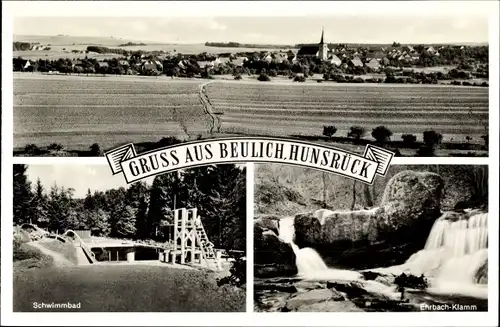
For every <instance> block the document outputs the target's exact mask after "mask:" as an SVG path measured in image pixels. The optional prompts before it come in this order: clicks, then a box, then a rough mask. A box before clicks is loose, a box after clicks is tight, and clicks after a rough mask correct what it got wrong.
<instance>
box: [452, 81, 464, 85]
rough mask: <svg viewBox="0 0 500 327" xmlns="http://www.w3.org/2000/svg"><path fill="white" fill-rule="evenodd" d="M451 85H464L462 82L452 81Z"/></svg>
mask: <svg viewBox="0 0 500 327" xmlns="http://www.w3.org/2000/svg"><path fill="white" fill-rule="evenodd" d="M451 85H462V83H460V81H451Z"/></svg>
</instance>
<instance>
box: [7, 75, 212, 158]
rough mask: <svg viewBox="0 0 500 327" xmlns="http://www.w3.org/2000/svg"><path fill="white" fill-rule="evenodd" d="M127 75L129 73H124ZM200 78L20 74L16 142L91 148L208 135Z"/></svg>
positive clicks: (17, 144) (18, 144) (16, 93)
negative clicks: (201, 99) (200, 92)
mask: <svg viewBox="0 0 500 327" xmlns="http://www.w3.org/2000/svg"><path fill="white" fill-rule="evenodd" d="M123 77H124V78H123ZM199 84H201V82H200V81H199V80H198V81H196V80H170V79H169V78H167V77H160V78H138V77H134V78H130V77H126V76H120V77H109V76H106V77H99V76H92V77H86V76H80V77H79V76H46V75H36V74H35V75H33V74H15V76H14V114H13V115H14V125H13V126H14V148H19V147H21V148H23V147H24V146H26V144H36V145H37V146H46V145H49V144H51V143H59V144H62V145H63V146H65V147H66V148H69V149H76V150H86V149H88V148H89V146H90V145H91V144H93V143H98V144H99V145H100V146H101V147H102V148H103V149H106V148H110V147H114V146H116V145H118V144H123V143H128V142H134V143H137V142H142V141H158V140H160V139H161V138H162V137H167V136H175V137H178V138H180V139H190V138H195V137H197V136H198V135H199V134H201V135H204V134H205V133H206V132H207V131H208V130H209V127H210V121H211V120H210V119H209V116H208V115H207V114H206V113H205V111H204V107H203V106H202V105H201V102H200V99H199V97H198V86H199Z"/></svg>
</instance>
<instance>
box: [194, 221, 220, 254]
mask: <svg viewBox="0 0 500 327" xmlns="http://www.w3.org/2000/svg"><path fill="white" fill-rule="evenodd" d="M196 240H197V241H198V244H199V246H200V249H201V255H202V257H203V259H205V260H207V259H215V258H216V257H215V251H214V245H213V244H212V242H210V241H209V240H208V236H207V233H206V232H205V227H203V224H202V223H201V220H200V218H199V217H198V218H197V219H196Z"/></svg>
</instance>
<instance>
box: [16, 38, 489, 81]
mask: <svg viewBox="0 0 500 327" xmlns="http://www.w3.org/2000/svg"><path fill="white" fill-rule="evenodd" d="M17 43H18V44H14V48H15V49H19V48H23V49H30V50H31V51H36V52H40V57H41V58H40V59H38V60H27V59H23V58H22V57H18V58H14V59H13V69H14V71H21V72H23V71H24V72H41V73H49V74H102V75H106V74H110V75H145V76H160V75H166V76H169V77H171V78H174V77H187V78H193V77H199V78H214V77H216V76H217V75H226V76H227V75H229V76H232V77H234V79H242V77H243V76H258V77H257V79H258V80H260V81H269V80H271V79H272V78H276V77H282V78H288V79H293V80H294V81H298V82H304V81H305V80H306V79H307V78H309V77H312V76H314V79H315V80H316V81H318V82H322V81H328V80H331V81H335V82H339V83H341V82H355V83H363V82H371V83H382V82H385V83H411V84H438V83H442V81H447V84H455V85H466V86H471V85H477V86H488V82H487V80H488V76H489V74H488V46H471V45H402V44H399V43H397V42H394V43H393V44H392V45H387V46H380V45H348V44H330V43H327V42H325V41H324V31H322V33H321V39H320V42H319V43H314V44H305V45H297V47H296V48H294V49H276V50H268V51H257V50H256V51H248V50H249V49H244V50H246V51H245V52H235V53H230V52H222V51H224V50H223V49H224V48H223V47H221V48H220V49H221V52H219V53H215V52H213V53H208V52H202V53H197V54H196V53H191V54H189V53H179V52H177V51H176V50H173V51H163V50H161V51H141V50H138V51H129V50H126V49H125V48H107V47H102V46H88V47H87V49H86V50H84V51H83V50H82V51H78V50H71V51H70V50H67V51H66V52H67V53H71V54H73V55H74V54H75V53H77V54H79V55H80V56H78V58H73V59H69V58H65V53H64V52H62V53H61V57H60V58H58V59H53V60H50V59H44V58H43V56H44V55H43V52H44V51H46V50H47V49H50V47H49V46H44V45H40V44H29V43H19V42H17ZM207 44H210V43H208V42H207ZM211 49H214V48H211ZM109 53H111V54H113V56H112V57H113V58H110V59H99V60H98V59H96V58H93V56H94V55H96V54H109ZM73 57H74V56H73ZM318 76H319V77H318Z"/></svg>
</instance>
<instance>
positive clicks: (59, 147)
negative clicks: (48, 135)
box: [47, 143, 64, 151]
mask: <svg viewBox="0 0 500 327" xmlns="http://www.w3.org/2000/svg"><path fill="white" fill-rule="evenodd" d="M62 149H64V146H62V145H61V144H58V143H52V144H50V145H49V146H48V147H47V150H49V151H61V150H62Z"/></svg>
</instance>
